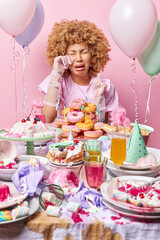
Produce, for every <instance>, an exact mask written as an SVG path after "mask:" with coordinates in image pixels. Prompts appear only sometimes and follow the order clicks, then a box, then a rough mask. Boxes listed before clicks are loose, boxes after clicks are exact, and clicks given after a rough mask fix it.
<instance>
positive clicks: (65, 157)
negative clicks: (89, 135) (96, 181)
mask: <svg viewBox="0 0 160 240" xmlns="http://www.w3.org/2000/svg"><path fill="white" fill-rule="evenodd" d="M83 147H84V143H83V142H81V141H78V140H74V141H68V142H61V143H59V144H57V145H55V144H53V145H50V146H49V151H48V154H47V156H46V157H47V158H48V159H49V160H51V161H52V162H55V163H62V164H63V163H70V162H79V161H82V160H83V151H84V150H83Z"/></svg>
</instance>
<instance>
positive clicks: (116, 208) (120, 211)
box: [103, 200, 160, 220]
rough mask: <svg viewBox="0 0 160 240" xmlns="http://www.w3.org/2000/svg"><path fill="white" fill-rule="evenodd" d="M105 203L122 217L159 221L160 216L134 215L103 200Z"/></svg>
mask: <svg viewBox="0 0 160 240" xmlns="http://www.w3.org/2000/svg"><path fill="white" fill-rule="evenodd" d="M103 203H104V204H105V205H106V206H107V207H108V208H109V209H111V210H112V211H113V212H117V213H119V214H120V216H125V217H131V218H136V219H146V220H147V219H152V220H153V219H159V218H160V215H146V214H144V213H139V214H138V213H133V212H129V211H127V210H125V209H122V208H119V207H117V206H115V205H114V204H112V203H110V202H108V201H106V200H103Z"/></svg>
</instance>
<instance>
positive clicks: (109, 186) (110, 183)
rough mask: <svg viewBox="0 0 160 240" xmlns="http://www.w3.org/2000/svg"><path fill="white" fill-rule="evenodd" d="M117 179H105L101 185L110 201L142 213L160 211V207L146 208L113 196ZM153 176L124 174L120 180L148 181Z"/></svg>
mask: <svg viewBox="0 0 160 240" xmlns="http://www.w3.org/2000/svg"><path fill="white" fill-rule="evenodd" d="M115 179H116V178H113V179H111V180H107V181H105V182H104V183H103V184H102V185H101V188H100V189H101V193H102V195H103V197H104V199H106V200H107V201H108V202H110V203H112V204H113V205H114V206H115V207H120V208H122V209H125V210H128V211H134V212H141V213H151V214H153V213H160V208H153V209H152V208H149V207H148V208H145V207H137V206H135V205H133V204H131V203H127V202H122V201H118V200H116V199H114V198H113V189H114V186H115ZM151 179H153V178H150V177H143V176H123V177H119V180H120V181H122V182H127V181H129V180H130V181H134V182H142V183H145V182H148V181H150V180H151Z"/></svg>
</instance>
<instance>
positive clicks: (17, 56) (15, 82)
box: [10, 37, 19, 122]
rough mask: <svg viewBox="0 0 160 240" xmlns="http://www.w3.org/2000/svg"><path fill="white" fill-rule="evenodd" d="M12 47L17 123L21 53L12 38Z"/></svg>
mask: <svg viewBox="0 0 160 240" xmlns="http://www.w3.org/2000/svg"><path fill="white" fill-rule="evenodd" d="M11 46H12V62H13V64H12V66H11V67H10V68H11V70H12V72H13V74H14V91H15V114H16V116H15V120H16V122H17V71H16V66H17V62H18V61H19V52H18V51H17V49H16V44H15V39H14V37H12V38H11Z"/></svg>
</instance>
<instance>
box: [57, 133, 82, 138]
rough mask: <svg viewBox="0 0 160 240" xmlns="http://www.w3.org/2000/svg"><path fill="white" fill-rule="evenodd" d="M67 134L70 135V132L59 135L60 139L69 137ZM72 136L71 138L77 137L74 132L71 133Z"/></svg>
mask: <svg viewBox="0 0 160 240" xmlns="http://www.w3.org/2000/svg"><path fill="white" fill-rule="evenodd" d="M69 134H70V132H64V131H63V132H62V133H61V137H62V138H68V137H69ZM72 135H73V137H77V136H78V133H76V132H72Z"/></svg>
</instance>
